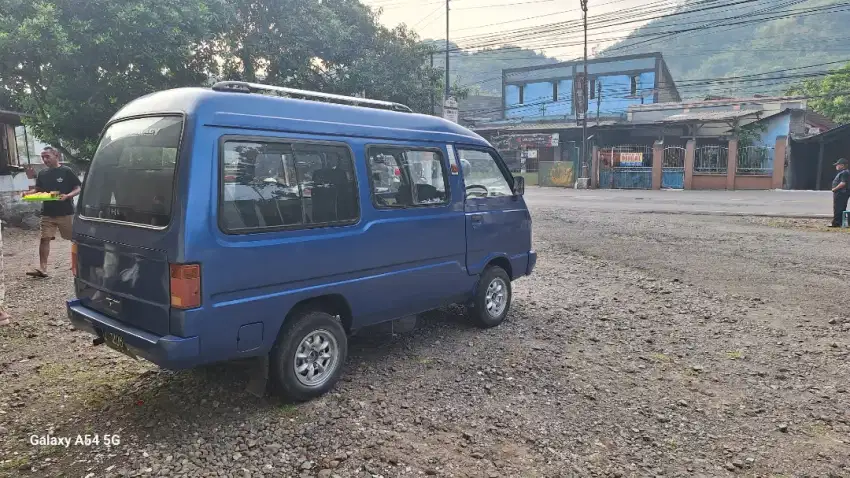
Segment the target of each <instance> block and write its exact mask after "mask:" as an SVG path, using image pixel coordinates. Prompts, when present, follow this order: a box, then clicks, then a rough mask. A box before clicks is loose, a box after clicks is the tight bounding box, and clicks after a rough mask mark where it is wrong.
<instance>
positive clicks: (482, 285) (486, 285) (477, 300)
mask: <svg viewBox="0 0 850 478" xmlns="http://www.w3.org/2000/svg"><path fill="white" fill-rule="evenodd" d="M491 286H497V287H498V286H501V290H503V291H504V292H503V299H502V300H503V303H504V308H502V309H501V313H498V314H495V315H494V309H493V308H488V295H491V294H492V292H493V290H492V289H491ZM512 295H513V294H512V290H511V278H510V276H508V273H507V272H505V270H504V269H502V268H501V267H498V266H490V267H488V268H487V269H485V270H484V272H483V273H482V274H481V278H479V279H478V286H477V287H476V288H475V297H474V298H473V300H472V308H471V309H470V318H471V319H472V320H473V322H474V323H475V325H477V326H478V327H481V328H484V329H489V328H491V327H495V326H497V325H499V324H501V323H502V322H504V320H505V317H507V316H508V311H509V310H510V308H511V299H512V298H513V297H512ZM496 310H498V307H497V309H496Z"/></svg>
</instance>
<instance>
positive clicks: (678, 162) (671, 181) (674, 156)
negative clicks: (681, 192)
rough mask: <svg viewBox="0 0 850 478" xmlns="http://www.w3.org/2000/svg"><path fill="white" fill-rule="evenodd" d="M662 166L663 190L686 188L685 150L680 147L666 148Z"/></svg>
mask: <svg viewBox="0 0 850 478" xmlns="http://www.w3.org/2000/svg"><path fill="white" fill-rule="evenodd" d="M661 166H662V167H661V187H662V188H668V189H684V188H685V148H682V147H680V146H669V147H667V148H664V162H662V163H661Z"/></svg>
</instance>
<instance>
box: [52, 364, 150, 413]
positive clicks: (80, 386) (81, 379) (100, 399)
mask: <svg viewBox="0 0 850 478" xmlns="http://www.w3.org/2000/svg"><path fill="white" fill-rule="evenodd" d="M38 375H39V378H41V380H42V381H43V382H45V383H47V384H57V385H58V384H61V385H69V384H70V385H73V388H74V389H75V391H76V393H72V394H71V396H72V398H74V399H75V400H79V401H80V402H81V403H82V404H83V405H84V406H85V407H86V408H98V407H101V406H103V405H105V404H106V402H107V401H109V400H111V399H112V398H113V397H114V395H115V389H117V388H121V387H122V386H123V385H124V384H126V383H128V382H130V381H131V380H132V379H133V378H134V377H135V376H136V374H135V373H131V372H127V371H125V370H120V369H118V370H115V369H107V368H104V367H98V366H89V365H85V364H82V365H81V366H80V367H77V368H75V367H73V366H71V365H68V364H59V363H51V364H45V365H44V366H42V367H41V368H40V369H39V371H38Z"/></svg>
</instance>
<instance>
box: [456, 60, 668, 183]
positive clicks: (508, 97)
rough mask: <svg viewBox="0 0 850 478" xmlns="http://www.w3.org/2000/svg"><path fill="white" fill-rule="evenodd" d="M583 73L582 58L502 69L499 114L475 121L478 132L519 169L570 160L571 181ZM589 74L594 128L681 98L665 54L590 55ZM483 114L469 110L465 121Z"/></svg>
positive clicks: (577, 147)
mask: <svg viewBox="0 0 850 478" xmlns="http://www.w3.org/2000/svg"><path fill="white" fill-rule="evenodd" d="M583 71H584V66H583V62H581V61H568V62H562V63H556V64H551V65H541V66H534V67H526V68H512V69H507V70H503V71H502V92H503V94H502V101H501V108H500V111H499V115H498V116H499V117H498V119H495V120H492V121H480V120H479V121H475V122H474V130H475V131H476V132H478V133H479V134H482V135H483V136H485V137H487V138H488V139H489V140H490V141H491V142H492V143H493V144H494V145H496V147H497V148H498V149H499V150H500V152H501V153H502V156H503V157H504V158H505V159H506V160H507V161H508V163H509V164H510V165H511V169H513V170H514V171H515V172H523V171H535V170H537V168H538V165H539V164H540V163H550V162H566V163H572V166H570V167H569V168H571V171H564V173H563V174H562V175H561V177H563V178H564V181H567V180H568V179H570V180H571V178H572V177H574V176H575V174H574V173H573V171H575V170H577V169H578V167H579V163H580V161H579V159H580V158H579V154H580V145H581V142H582V138H581V135H582V127H581V126H580V124H579V122H578V121H577V114H576V113H577V112H576V104H577V103H578V102H577V101H575V95H576V92H575V88H574V86H575V79H576V78H580V74H581V73H583ZM587 72H588V83H589V90H588V93H589V94H588V97H589V98H588V102H589V111H588V112H587V116H588V120H589V125H590V127H591V129H596V130H598V129H601V127H603V126H606V127H607V126H611V125H616V124H620V123H624V122H626V120H627V115H628V111H629V107H630V106H636V105H646V104H655V103H659V102H671V101H680V99H681V98H680V97H679V92H678V90H677V89H676V85H675V82H674V81H673V78H672V77H671V76H670V72H669V70H668V68H667V64H666V63H665V62H664V59H663V57H662V55H661V54H660V53H649V54H641V55H628V56H618V57H607V58H595V59H591V60H588V65H587ZM491 111H492V110H489V112H491ZM480 113H481V111H478V112H476V111H474V110H471V111H470V110H468V111H467V112H466V113H465V114H461V120H462V121H464V119H465V118H473V117H476V116H480ZM624 131H625V132H626V135H627V136H628V130H624ZM618 141H619V140H618ZM559 166H561V167H563V168H566V167H567V165H559ZM586 166H587V165H585V167H586ZM569 168H568V169H569Z"/></svg>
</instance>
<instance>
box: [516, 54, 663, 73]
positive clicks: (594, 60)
mask: <svg viewBox="0 0 850 478" xmlns="http://www.w3.org/2000/svg"><path fill="white" fill-rule="evenodd" d="M637 58H658V59H661V60H662V61H663V60H664V56H663V55H662V54H661V52H652V53H639V54H635V55H620V56H600V57H596V58H591V59H589V60H587V64H588V65H592V64H594V63H610V62H614V61H622V60H633V59H637ZM583 64H584V61H583V60H569V61H562V62H559V63H544V64H542V65H535V66H522V67H518V68H505V69H503V70H502V74H505V73H512V72H516V71H528V70H542V69H547V68H563V67H565V66H572V65H583Z"/></svg>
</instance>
